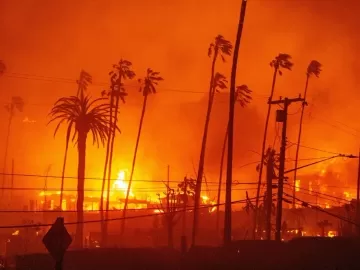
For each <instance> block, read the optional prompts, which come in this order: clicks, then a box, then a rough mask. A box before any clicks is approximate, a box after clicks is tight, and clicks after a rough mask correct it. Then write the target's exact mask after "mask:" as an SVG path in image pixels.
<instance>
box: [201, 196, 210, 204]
mask: <svg viewBox="0 0 360 270" xmlns="http://www.w3.org/2000/svg"><path fill="white" fill-rule="evenodd" d="M201 198H202V200H203V202H204V203H207V202H209V200H210V199H209V197H208V196H206V195H204V196H201Z"/></svg>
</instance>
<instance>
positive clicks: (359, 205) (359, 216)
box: [356, 150, 360, 236]
mask: <svg viewBox="0 0 360 270" xmlns="http://www.w3.org/2000/svg"><path fill="white" fill-rule="evenodd" d="M356 224H358V226H357V233H358V236H360V227H359V224H360V150H359V167H358V179H357V190H356Z"/></svg>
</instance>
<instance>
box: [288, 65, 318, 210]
mask: <svg viewBox="0 0 360 270" xmlns="http://www.w3.org/2000/svg"><path fill="white" fill-rule="evenodd" d="M321 66H322V65H321V64H320V63H319V62H318V61H316V60H312V61H311V62H310V64H309V66H308V68H307V71H306V83H305V90H304V102H303V103H302V107H301V115H300V126H299V134H298V141H297V145H296V155H295V170H294V183H293V185H294V186H293V208H295V195H296V173H297V165H298V157H299V149H300V140H301V131H302V123H303V117H304V110H305V105H306V94H307V89H308V85H309V79H310V77H311V76H312V75H315V76H316V77H317V78H319V76H320V72H321Z"/></svg>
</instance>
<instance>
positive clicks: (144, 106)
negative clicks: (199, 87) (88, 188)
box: [120, 94, 148, 236]
mask: <svg viewBox="0 0 360 270" xmlns="http://www.w3.org/2000/svg"><path fill="white" fill-rule="evenodd" d="M147 98H148V95H147V94H145V95H144V101H143V107H142V112H141V117H140V124H139V130H138V134H137V138H136V144H135V151H134V157H133V161H132V165H131V173H130V179H129V185H128V188H127V191H126V198H125V203H124V210H123V216H122V218H123V219H122V222H121V231H120V235H121V236H122V235H123V234H124V231H125V221H126V220H125V218H126V209H127V206H128V202H129V195H130V190H131V184H132V179H133V175H134V169H135V163H136V155H137V151H138V147H139V142H140V135H141V129H142V126H143V122H144V116H145V111H146V104H147Z"/></svg>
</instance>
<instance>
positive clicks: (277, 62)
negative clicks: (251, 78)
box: [253, 53, 294, 237]
mask: <svg viewBox="0 0 360 270" xmlns="http://www.w3.org/2000/svg"><path fill="white" fill-rule="evenodd" d="M293 65H294V64H293V63H292V62H291V56H290V55H289V54H286V53H280V54H279V55H278V56H276V57H275V59H274V60H272V61H271V62H270V66H271V67H272V68H273V69H274V73H273V80H272V85H271V92H270V97H269V101H268V111H267V115H266V121H265V130H264V138H263V142H262V148H261V162H260V166H259V180H258V185H257V190H256V203H255V213H254V226H253V237H255V231H256V223H257V209H258V206H259V195H260V186H261V178H262V171H263V163H264V155H265V150H266V149H265V146H266V137H267V129H268V125H269V119H270V113H271V104H270V103H271V101H272V99H273V96H274V91H275V84H276V78H277V75H278V74H279V75H280V76H282V69H287V70H290V71H291V69H292V67H293Z"/></svg>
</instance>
